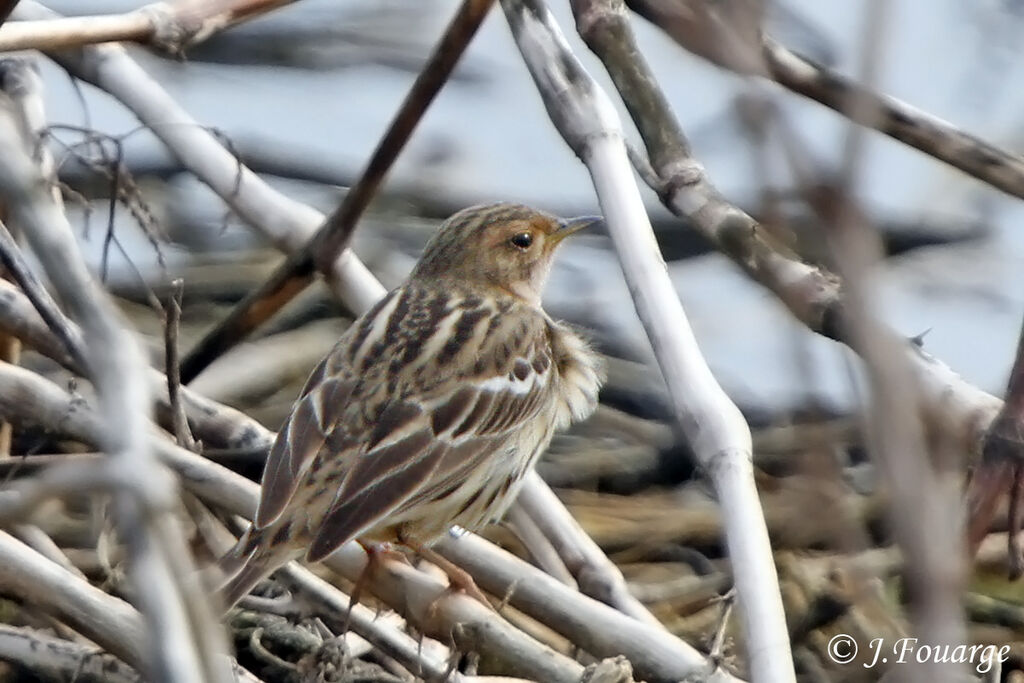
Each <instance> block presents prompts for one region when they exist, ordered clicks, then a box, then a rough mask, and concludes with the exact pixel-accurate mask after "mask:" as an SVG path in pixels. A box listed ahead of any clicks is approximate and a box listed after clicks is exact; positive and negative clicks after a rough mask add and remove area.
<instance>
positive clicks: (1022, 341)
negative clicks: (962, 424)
mask: <svg viewBox="0 0 1024 683" xmlns="http://www.w3.org/2000/svg"><path fill="white" fill-rule="evenodd" d="M1022 464H1024V324H1022V325H1021V332H1020V338H1019V340H1018V341H1017V355H1016V357H1015V358H1014V361H1013V367H1012V368H1011V370H1010V377H1009V380H1008V381H1007V384H1006V396H1005V402H1004V403H1003V407H1002V409H1000V411H999V414H998V415H997V416H996V418H995V420H994V421H993V422H992V426H991V428H990V429H989V431H988V434H987V435H986V436H985V442H984V444H983V446H982V455H981V462H979V463H978V466H977V468H976V469H975V471H974V472H973V474H972V476H971V482H970V485H969V486H968V489H967V510H968V531H967V543H968V548H969V550H970V552H971V555H972V556H973V555H974V554H976V553H977V552H978V548H979V547H980V546H981V542H982V541H983V540H985V536H987V535H988V532H989V526H990V525H991V523H992V519H993V518H994V517H995V515H996V511H997V509H998V506H999V502H1000V501H1001V500H1003V499H1005V498H1006V496H1007V494H1010V495H1011V499H1012V503H1011V505H1010V511H1009V515H1010V524H1011V526H1013V525H1014V523H1015V522H1016V521H1017V517H1018V515H1019V513H1020V511H1019V507H1020V505H1021V502H1022V501H1021V497H1020V495H1019V492H1018V489H1019V483H1018V480H1019V479H1020V477H1021V466H1022ZM1009 543H1010V544H1011V551H1010V562H1011V566H1012V565H1013V564H1015V563H1016V564H1019V563H1020V562H1021V558H1020V557H1019V552H1018V548H1017V543H1018V540H1017V534H1016V533H1013V532H1012V531H1011V533H1010V535H1009Z"/></svg>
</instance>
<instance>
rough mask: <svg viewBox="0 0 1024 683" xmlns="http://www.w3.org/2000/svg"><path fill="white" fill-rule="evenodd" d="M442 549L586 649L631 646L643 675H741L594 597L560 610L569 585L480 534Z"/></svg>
mask: <svg viewBox="0 0 1024 683" xmlns="http://www.w3.org/2000/svg"><path fill="white" fill-rule="evenodd" d="M438 550H439V551H440V552H441V553H442V554H444V556H445V557H447V558H448V559H450V560H452V561H453V562H456V563H457V564H458V565H459V566H460V567H463V568H465V569H466V571H468V572H469V573H470V574H471V575H472V576H473V578H474V580H475V581H477V582H478V583H479V584H480V586H481V588H484V589H486V590H488V591H490V592H492V593H494V594H496V595H501V594H503V593H506V592H507V593H508V595H509V602H510V603H511V604H512V605H514V606H515V607H517V608H518V609H520V610H522V611H523V612H526V613H527V614H530V615H531V616H532V617H534V618H535V619H538V620H539V621H541V622H542V623H544V624H546V625H547V626H549V627H550V628H552V629H554V630H556V631H558V632H559V633H563V634H568V633H572V634H574V636H573V642H575V643H576V644H578V645H579V646H581V647H582V648H583V649H585V650H586V651H588V652H590V653H592V654H595V655H598V656H612V655H615V654H625V653H626V652H627V651H628V653H629V654H628V657H629V660H630V662H631V663H632V665H633V669H634V670H635V671H636V672H637V676H638V677H640V678H642V679H647V680H659V681H660V680H680V679H686V678H688V677H691V676H693V677H700V680H704V681H708V682H709V683H727V682H730V681H732V682H735V681H736V680H737V679H736V678H734V677H733V676H731V675H729V674H728V673H727V672H725V671H722V670H721V669H714V667H713V665H712V664H711V663H710V662H709V660H708V659H707V658H706V657H705V656H704V655H703V654H701V653H700V652H698V651H697V650H696V649H694V648H692V647H690V646H688V645H686V644H685V643H682V642H680V641H679V639H678V638H676V637H675V636H673V635H671V634H669V633H668V632H666V631H665V630H664V629H663V628H661V627H660V625H658V626H650V625H647V624H642V623H635V622H634V623H631V621H630V619H629V617H627V616H625V615H623V614H620V613H618V612H617V611H616V610H614V609H613V608H611V607H609V606H608V605H604V604H602V603H600V602H596V601H588V602H585V603H582V602H581V603H578V605H577V607H576V608H574V609H573V610H572V611H571V612H568V611H565V610H562V609H560V608H559V605H560V604H562V603H564V602H565V601H566V600H571V599H572V598H571V597H570V596H572V595H573V594H574V591H573V590H572V589H571V588H569V587H568V586H565V585H564V584H563V583H561V582H560V581H558V579H555V578H554V577H551V576H548V575H547V574H544V573H542V572H539V571H537V570H536V569H534V568H533V567H531V566H530V565H528V564H526V563H525V562H523V561H522V560H520V559H519V558H518V557H515V556H514V555H512V554H511V553H508V552H506V551H504V550H502V549H500V548H497V547H495V546H493V545H491V544H489V543H487V542H486V541H484V540H483V539H482V538H480V537H479V536H475V535H473V534H466V535H464V536H461V537H459V538H445V539H444V540H443V541H441V542H440V543H439V544H438ZM606 625H607V627H606Z"/></svg>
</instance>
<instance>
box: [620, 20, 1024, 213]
mask: <svg viewBox="0 0 1024 683" xmlns="http://www.w3.org/2000/svg"><path fill="white" fill-rule="evenodd" d="M626 4H627V5H629V7H630V9H632V10H633V11H634V12H636V13H637V14H639V15H640V16H642V17H644V18H645V19H647V20H648V21H650V22H651V23H653V24H654V25H656V26H658V27H659V28H661V29H662V30H663V31H664V32H665V33H666V34H667V35H668V36H669V37H671V38H672V39H673V40H675V41H676V42H677V43H678V44H679V45H681V46H682V47H683V48H684V49H686V50H687V51H689V52H692V53H693V54H696V55H698V56H700V57H704V58H705V59H708V60H710V61H712V62H713V63H715V64H718V65H719V66H723V67H725V68H727V69H732V70H734V71H737V72H739V73H747V74H756V75H761V76H765V77H767V78H770V79H772V80H774V81H775V82H777V83H778V84H779V85H781V86H783V87H785V88H788V89H789V90H791V91H792V92H795V93H797V94H799V95H803V96H804V97H808V98H810V99H812V100H814V101H816V102H819V103H820V104H823V105H825V106H826V107H828V108H829V109H832V110H834V111H836V112H838V113H840V114H841V115H844V116H847V115H849V111H848V106H849V103H850V102H852V101H855V100H860V101H863V102H867V103H869V104H870V105H871V107H872V108H873V109H875V110H876V111H877V112H878V116H876V117H874V119H873V121H872V122H871V127H872V128H874V129H875V130H877V131H878V132H880V133H883V134H885V135H888V136H889V137H891V138H893V139H894V140H899V141H900V142H902V143H904V144H906V145H909V146H911V147H913V148H915V149H917V150H920V151H921V152H924V153H925V154H927V155H929V156H931V157H934V158H935V159H938V160H939V161H943V162H945V163H947V164H949V165H950V166H953V167H954V168H957V169H959V170H960V171H963V172H964V173H966V174H967V175H970V176H973V177H974V178H977V179H978V180H981V181H982V182H985V183H988V184H989V185H991V186H993V187H995V188H998V189H999V190H1002V191H1003V192H1006V193H1007V194H1009V195H1012V196H1014V197H1021V198H1024V157H1022V156H1020V155H1019V154H1012V153H1009V152H1006V151H1004V150H1002V149H999V148H998V147H996V146H994V145H992V144H989V143H987V142H985V141H984V140H981V139H979V138H977V137H975V136H973V135H969V134H967V133H965V132H963V131H962V130H960V129H958V128H956V127H955V126H953V125H951V124H950V123H948V122H946V121H943V120H942V119H939V118H937V117H935V116H932V115H931V114H928V113H926V112H923V111H920V110H918V109H915V108H914V107H911V106H910V105H908V104H905V103H904V102H901V101H900V100H898V99H896V98H894V97H889V96H887V95H882V94H880V93H877V92H875V91H873V90H871V89H870V88H868V87H865V86H864V85H861V84H858V83H855V82H854V81H852V80H851V79H849V78H847V77H845V76H843V75H842V74H839V73H837V72H835V71H832V70H830V69H828V68H826V67H824V66H822V65H821V64H817V63H815V62H814V61H812V60H810V59H807V58H805V57H802V56H800V55H797V54H795V53H793V52H791V51H789V50H788V49H786V48H785V47H784V46H782V45H781V44H779V43H778V42H776V41H774V40H772V39H771V38H769V37H767V36H763V37H762V38H761V45H760V51H761V55H760V56H761V59H760V60H754V59H751V58H750V57H751V56H754V55H752V54H751V53H752V52H753V51H755V50H756V49H757V47H758V46H757V44H756V43H752V44H750V45H746V44H745V46H746V47H748V48H753V50H751V49H748V50H745V51H744V50H739V51H737V50H733V51H730V50H723V49H722V45H727V46H733V45H735V44H736V43H737V42H738V41H737V40H736V39H735V36H733V31H731V30H730V27H728V26H725V27H723V26H720V25H715V24H714V23H712V22H709V20H708V17H707V13H706V12H701V11H699V10H700V7H701V6H702V5H705V4H708V5H714V4H716V3H705V2H704V0H698V1H697V2H682V1H680V0H626ZM726 4H729V3H726ZM713 29H717V31H716V30H713ZM730 36H732V37H733V39H732V40H726V39H727V38H729V37H730ZM716 37H718V38H719V40H715V38H716ZM737 52H738V53H740V54H741V55H743V57H745V58H743V59H735V58H734V57H731V56H730V54H735V53H737Z"/></svg>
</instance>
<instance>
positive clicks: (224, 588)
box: [216, 527, 288, 611]
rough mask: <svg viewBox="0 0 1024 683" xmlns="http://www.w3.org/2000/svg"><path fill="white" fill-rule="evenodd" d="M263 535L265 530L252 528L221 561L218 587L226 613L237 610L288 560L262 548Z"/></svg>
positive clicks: (218, 569)
mask: <svg viewBox="0 0 1024 683" xmlns="http://www.w3.org/2000/svg"><path fill="white" fill-rule="evenodd" d="M262 532H263V530H262V529H261V530H256V531H254V530H253V529H252V527H250V528H249V530H248V531H246V532H245V534H243V535H242V537H241V538H239V539H238V542H237V543H236V544H235V545H234V547H232V548H231V550H228V551H227V552H226V553H224V554H223V555H222V556H221V557H220V559H219V560H217V564H216V571H217V573H218V577H217V579H216V585H219V586H220V588H219V590H218V593H219V594H220V600H221V605H223V607H224V610H225V611H227V610H229V609H231V608H232V607H234V606H235V604H236V603H237V602H238V601H239V600H241V599H242V598H244V597H245V596H246V595H248V594H249V591H251V590H252V589H253V588H255V587H256V584H258V583H259V582H260V581H262V580H263V579H265V578H266V577H268V576H270V574H271V573H273V571H274V570H275V569H277V568H278V567H280V566H281V565H282V564H284V563H285V561H287V559H288V558H287V557H279V556H278V555H277V554H275V553H273V551H269V552H268V550H269V549H267V548H265V547H261V544H260V540H261V537H262V536H263V533H262Z"/></svg>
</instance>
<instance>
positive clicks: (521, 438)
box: [221, 204, 601, 605]
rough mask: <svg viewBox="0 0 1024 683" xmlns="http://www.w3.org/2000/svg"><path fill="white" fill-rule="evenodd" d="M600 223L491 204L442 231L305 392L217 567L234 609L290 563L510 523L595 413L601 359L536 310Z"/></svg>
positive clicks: (424, 542) (421, 544) (419, 543)
mask: <svg viewBox="0 0 1024 683" xmlns="http://www.w3.org/2000/svg"><path fill="white" fill-rule="evenodd" d="M596 220H598V219H594V218H578V219H569V220H562V219H559V218H556V217H554V216H551V215H549V214H546V213H543V212H541V211H537V210H534V209H531V208H528V207H525V206H521V205H517V204H492V205H487V206H478V207H473V208H469V209H465V210H463V211H460V212H458V213H456V214H455V215H453V216H452V217H451V218H449V219H448V220H447V221H445V223H444V224H443V225H442V226H441V228H440V230H439V231H438V233H437V234H436V235H435V236H434V237H433V239H431V241H430V242H429V243H428V244H427V247H426V249H425V251H424V253H423V256H422V258H421V259H420V261H419V263H418V264H417V265H416V267H415V269H414V270H413V272H412V274H411V275H410V277H409V279H408V281H407V282H406V283H405V284H403V285H402V286H400V287H398V288H397V289H395V290H394V291H392V292H390V293H389V294H388V295H387V296H386V297H385V298H384V299H383V300H381V301H380V302H379V303H378V304H377V305H376V306H374V307H373V308H372V309H371V310H370V311H368V312H367V313H366V314H365V315H363V316H362V317H361V318H359V319H358V320H356V321H355V322H354V323H353V324H352V326H351V327H350V328H349V329H348V330H346V332H345V333H344V334H343V335H342V337H341V339H340V340H339V341H338V344H337V345H336V346H335V348H334V349H333V350H332V351H331V353H330V354H329V355H328V356H327V357H326V358H325V359H324V360H323V361H321V363H320V365H319V366H318V367H317V368H316V370H314V371H313V374H312V375H311V376H310V378H309V380H308V381H307V382H306V386H305V389H303V392H302V395H301V397H300V398H299V400H298V401H297V402H296V404H295V406H294V408H293V410H292V413H291V415H290V416H289V417H288V419H287V421H286V422H285V424H284V426H283V427H282V428H281V431H280V432H279V433H278V436H277V441H276V442H275V443H274V446H273V448H272V450H271V452H270V456H269V458H268V461H267V465H266V469H265V470H264V473H263V481H262V495H261V498H260V504H259V509H258V511H257V513H256V518H255V520H254V522H253V524H252V526H251V527H250V528H249V530H248V531H247V532H246V533H245V535H243V536H242V538H241V539H240V540H239V541H238V544H237V545H236V546H235V547H234V548H233V549H232V550H231V551H230V552H229V553H228V554H227V555H225V557H224V558H223V559H222V561H221V567H222V569H224V571H225V572H226V573H227V576H228V578H229V579H230V580H229V581H228V582H227V584H226V586H225V588H224V600H225V603H226V605H233V604H234V603H235V602H237V601H238V600H239V599H240V598H241V597H243V596H244V595H245V594H246V593H248V592H249V590H251V589H252V587H253V586H254V585H255V584H256V583H258V582H259V581H260V580H261V579H262V578H264V577H265V576H267V575H268V574H270V573H271V572H272V571H273V570H274V569H276V568H278V567H280V566H281V565H282V564H284V563H285V562H287V561H288V560H292V559H296V558H298V557H301V556H303V555H305V557H306V559H307V560H309V561H311V562H315V561H317V560H320V559H322V558H324V557H325V556H327V555H328V554H329V553H331V552H332V551H333V550H335V549H336V548H338V547H339V546H340V545H342V544H343V543H346V542H348V541H350V540H353V539H356V540H359V541H360V542H361V543H363V544H364V546H365V545H371V546H372V545H373V544H378V543H399V544H402V545H405V546H407V547H410V548H412V549H421V548H426V547H429V545H430V544H431V543H432V542H433V541H435V540H437V539H438V538H439V537H441V536H442V535H443V534H444V533H445V532H446V531H447V530H448V529H450V528H451V527H452V526H453V525H458V526H460V527H462V528H464V529H468V530H476V529H479V528H480V527H482V526H484V525H485V524H487V523H488V522H489V521H491V520H492V519H496V518H498V517H500V516H501V515H502V514H503V513H504V512H505V509H506V508H507V507H508V505H509V504H510V503H511V502H512V501H513V500H514V499H515V496H516V493H517V492H518V489H519V487H520V485H521V484H522V481H523V475H524V474H525V473H526V472H528V471H529V469H530V468H531V467H532V466H533V464H534V462H535V461H536V460H537V458H538V456H539V455H540V454H541V453H543V452H544V450H545V449H546V448H547V447H548V444H549V443H550V442H551V437H552V435H553V434H554V432H555V431H556V430H558V429H564V428H565V427H566V426H568V425H569V423H570V422H572V421H574V420H582V419H584V418H586V417H587V416H588V415H590V413H591V412H593V410H594V408H595V406H596V404H597V394H598V389H599V387H600V383H601V368H600V364H599V360H598V357H597V355H596V354H594V353H593V352H592V351H591V350H590V349H589V347H588V346H587V344H586V343H585V342H584V341H583V340H582V339H580V337H578V336H577V335H576V334H575V333H574V332H572V331H571V330H570V329H569V328H568V327H566V326H565V325H563V324H561V323H558V322H556V321H554V320H552V319H551V318H550V317H548V315H547V314H546V313H545V312H544V311H543V310H542V309H541V304H540V297H541V291H542V289H543V286H544V282H545V280H546V279H547V276H548V272H549V271H550V268H551V262H552V258H553V256H554V253H555V250H556V247H557V246H558V244H559V243H560V242H561V241H562V239H563V238H565V237H566V236H568V235H571V234H572V233H574V232H576V231H577V230H579V229H581V228H584V227H586V226H587V225H589V224H591V223H594V222H595V221H596Z"/></svg>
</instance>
